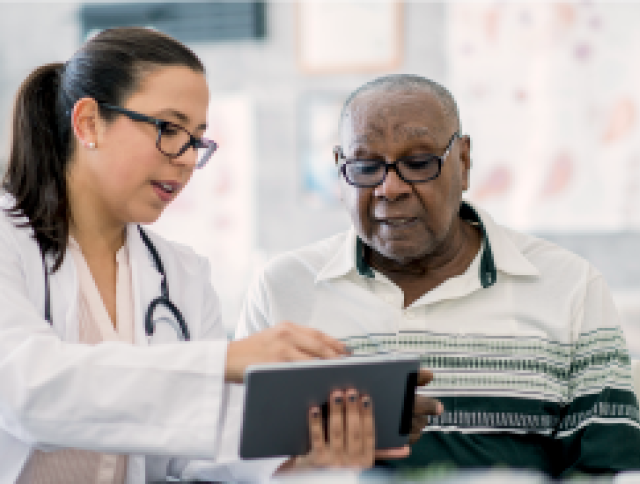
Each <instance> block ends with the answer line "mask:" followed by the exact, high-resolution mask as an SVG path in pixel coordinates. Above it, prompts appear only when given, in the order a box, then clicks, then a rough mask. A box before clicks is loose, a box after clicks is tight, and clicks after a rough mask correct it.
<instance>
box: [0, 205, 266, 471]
mask: <svg viewBox="0 0 640 484" xmlns="http://www.w3.org/2000/svg"><path fill="white" fill-rule="evenodd" d="M11 203H12V199H11V198H10V197H8V196H7V195H5V196H3V197H2V198H0V483H3V484H4V483H13V482H15V481H16V479H17V478H18V476H19V475H20V472H21V470H22V468H23V467H24V465H25V463H26V462H27V460H28V459H29V456H30V455H31V453H32V451H33V450H34V449H36V448H40V449H44V450H55V449H57V448H64V447H70V448H84V449H90V450H95V451H101V452H109V453H124V454H129V455H130V457H129V465H128V471H127V483H128V484H133V483H142V482H150V481H153V480H159V479H164V478H165V476H167V474H171V473H172V472H173V471H172V468H175V469H178V471H177V472H180V471H181V470H184V466H185V462H184V461H181V460H179V459H171V457H170V456H183V457H193V458H201V459H208V460H210V459H216V458H218V457H219V456H220V455H225V456H226V457H225V458H224V459H222V460H223V461H224V462H221V460H220V459H218V464H217V465H216V464H214V463H210V462H209V463H202V462H200V463H198V465H199V466H200V467H203V466H204V467H206V468H208V471H207V473H208V477H209V478H210V479H215V480H230V479H234V476H235V475H237V476H242V480H246V479H249V478H250V476H251V475H253V476H254V477H256V478H258V477H259V476H261V475H262V476H264V475H265V474H267V475H268V474H269V473H270V472H272V471H273V470H274V468H275V467H274V466H275V465H277V464H278V462H277V461H273V462H269V461H266V466H261V465H260V463H259V462H254V463H251V464H249V465H245V466H244V467H245V473H244V474H243V472H242V471H241V472H239V473H238V474H234V472H233V467H234V465H235V466H236V467H238V468H242V467H243V463H238V462H237V461H236V462H234V458H233V457H229V456H234V455H237V448H236V445H237V434H238V430H239V429H238V428H237V426H239V422H238V418H239V417H238V416H239V415H241V411H240V412H239V411H238V408H237V404H238V402H237V401H236V402H235V403H236V405H235V406H234V405H233V404H232V406H231V407H230V413H231V414H234V415H235V417H234V419H233V421H232V422H231V426H230V427H228V428H227V430H226V432H227V434H229V435H230V436H231V437H230V438H225V439H226V440H225V441H226V442H230V443H229V444H228V445H226V447H225V444H224V443H221V441H222V440H223V438H222V437H221V435H222V428H223V425H222V424H223V421H224V420H225V419H226V413H227V410H228V409H227V403H228V401H227V400H228V399H229V388H228V386H227V385H225V383H224V370H225V362H226V350H227V344H228V343H227V339H226V335H225V332H224V327H223V325H222V322H221V319H220V306H219V303H218V299H217V296H216V294H215V292H214V290H213V288H212V287H211V284H210V270H209V265H208V263H207V261H206V260H205V259H204V258H202V257H199V256H197V255H196V254H195V253H194V252H193V251H192V250H190V249H188V248H186V247H183V246H180V245H178V244H174V243H170V242H168V241H165V240H163V239H162V238H160V237H158V236H157V235H155V234H153V233H151V232H148V233H149V236H150V238H151V240H152V242H153V243H154V245H155V246H156V248H157V250H158V252H159V254H160V257H161V259H162V262H163V264H164V268H165V272H166V274H167V280H168V285H169V292H170V296H171V300H172V301H173V302H174V303H175V304H176V306H177V307H178V308H179V309H180V310H181V311H182V313H183V315H184V317H185V320H186V322H187V325H188V326H189V330H190V332H191V338H192V341H191V342H189V343H184V342H180V341H178V340H177V336H176V333H175V331H174V330H173V329H172V328H171V326H170V325H168V324H163V323H159V324H158V326H157V329H156V333H155V335H154V337H153V338H152V339H151V341H149V339H148V338H147V336H146V334H145V331H144V314H145V312H146V308H147V307H148V305H149V303H150V302H151V301H152V300H153V299H154V298H155V297H157V296H159V295H160V281H161V277H160V274H159V273H158V272H157V270H156V269H155V267H154V265H153V261H152V259H151V256H150V254H149V252H148V250H147V248H146V246H145V245H144V243H143V241H142V239H141V238H140V236H139V234H138V231H137V229H136V228H135V226H134V225H132V226H130V227H129V228H128V232H127V237H128V244H129V251H130V264H131V275H132V283H133V293H134V294H133V296H134V312H135V330H134V339H135V345H130V344H124V343H116V342H105V343H102V344H99V345H95V346H90V345H84V344H75V343H77V341H78V318H77V308H78V279H77V275H76V269H75V266H74V262H73V258H72V257H70V256H68V255H67V257H65V259H64V262H63V264H62V266H61V267H60V269H59V270H58V271H57V272H55V273H54V274H53V275H51V276H50V278H49V281H50V297H51V317H52V320H53V327H52V326H50V325H49V323H47V322H46V320H45V319H44V300H45V285H44V273H43V267H42V259H41V256H40V251H39V248H38V245H37V244H36V242H35V240H34V239H32V238H31V233H32V232H31V229H29V228H17V227H16V220H15V219H11V218H10V217H8V216H7V214H6V212H5V211H4V208H5V207H8V206H10V205H11ZM161 317H162V311H157V317H154V319H156V320H158V319H160V318H161ZM234 398H235V397H234ZM234 401H235V400H234ZM239 404H240V405H242V403H241V402H240V403H239ZM229 446H231V447H233V448H229ZM145 455H147V457H145ZM149 456H155V457H149ZM246 471H248V472H249V476H248V475H247V474H246ZM238 479H240V477H238ZM234 480H235V479H234Z"/></svg>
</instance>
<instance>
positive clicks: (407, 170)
mask: <svg viewBox="0 0 640 484" xmlns="http://www.w3.org/2000/svg"><path fill="white" fill-rule="evenodd" d="M459 137H460V134H459V133H458V132H457V131H456V132H455V133H453V136H451V139H450V140H449V143H447V148H446V149H445V152H444V154H443V155H442V156H438V155H433V154H428V153H425V154H419V155H415V156H405V157H402V158H398V159H397V160H396V161H395V162H394V163H386V162H385V161H383V160H365V159H358V158H346V157H345V156H344V153H343V152H342V148H340V147H339V146H336V147H335V148H334V153H335V155H336V156H337V157H338V159H343V160H345V161H344V163H343V164H342V165H341V166H340V172H341V173H342V175H343V176H344V178H345V180H347V183H349V184H350V185H353V186H356V187H359V188H371V187H376V186H378V185H381V184H382V183H383V182H384V180H385V178H386V177H387V173H388V172H389V169H394V170H395V171H396V173H397V174H398V176H399V177H400V178H401V179H402V180H403V181H405V182H406V183H420V182H427V181H429V180H433V179H435V178H438V176H439V175H440V171H442V164H443V163H444V160H445V158H446V157H447V155H448V154H449V151H450V150H451V147H452V146H453V142H454V140H455V139H456V138H459Z"/></svg>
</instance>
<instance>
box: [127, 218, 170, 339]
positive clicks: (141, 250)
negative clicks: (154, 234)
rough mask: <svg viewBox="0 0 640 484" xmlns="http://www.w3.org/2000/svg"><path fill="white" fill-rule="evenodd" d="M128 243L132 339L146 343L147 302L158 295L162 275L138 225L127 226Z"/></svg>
mask: <svg viewBox="0 0 640 484" xmlns="http://www.w3.org/2000/svg"><path fill="white" fill-rule="evenodd" d="M127 244H129V264H130V265H131V285H132V287H133V310H134V328H135V329H134V336H133V337H134V341H135V344H137V345H148V344H149V339H148V338H147V334H146V332H145V329H144V318H145V315H146V312H147V308H148V307H149V303H150V302H151V301H152V300H153V299H154V298H156V297H158V296H160V284H161V283H162V275H161V274H160V272H158V270H157V269H156V267H155V266H154V264H153V259H152V257H151V254H150V253H149V250H148V249H147V246H146V245H145V244H144V242H143V240H142V237H140V233H139V232H138V226H137V225H136V224H129V225H128V226H127ZM161 257H162V255H161Z"/></svg>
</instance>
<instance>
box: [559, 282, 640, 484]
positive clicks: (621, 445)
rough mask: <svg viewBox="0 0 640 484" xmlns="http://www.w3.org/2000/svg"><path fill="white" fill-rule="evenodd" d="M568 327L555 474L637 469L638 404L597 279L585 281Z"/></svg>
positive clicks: (608, 300)
mask: <svg viewBox="0 0 640 484" xmlns="http://www.w3.org/2000/svg"><path fill="white" fill-rule="evenodd" d="M573 324H574V327H573V328H572V332H573V334H572V340H573V344H572V359H571V365H570V368H569V370H568V376H567V380H568V385H569V389H570V399H569V402H568V403H567V405H566V406H565V408H564V409H563V411H562V418H561V419H560V422H559V424H558V426H557V428H556V431H555V438H556V439H557V443H558V444H559V449H560V452H559V453H558V458H559V460H558V463H557V466H558V472H556V474H557V475H559V476H561V477H564V476H568V475H571V474H573V473H587V474H602V473H615V472H618V471H623V470H629V469H640V451H639V449H640V425H639V420H638V416H639V415H638V402H637V399H636V395H635V392H634V388H633V382H632V377H631V362H630V358H629V352H628V350H627V345H626V341H625V338H624V334H623V332H622V329H621V327H620V324H619V318H618V314H617V310H616V308H615V305H614V302H613V299H612V297H611V294H610V292H609V289H608V288H607V286H606V283H605V282H604V280H603V278H602V276H601V275H599V274H595V275H592V277H591V278H590V280H589V283H588V284H587V287H586V289H585V291H584V295H583V298H582V302H581V303H580V304H579V305H578V306H577V307H576V309H575V312H574V318H573Z"/></svg>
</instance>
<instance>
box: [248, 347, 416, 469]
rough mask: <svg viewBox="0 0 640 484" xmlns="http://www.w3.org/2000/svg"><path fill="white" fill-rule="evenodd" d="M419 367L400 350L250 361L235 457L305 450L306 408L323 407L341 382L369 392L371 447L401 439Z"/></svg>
mask: <svg viewBox="0 0 640 484" xmlns="http://www.w3.org/2000/svg"><path fill="white" fill-rule="evenodd" d="M419 368H420V358H419V356H418V355H415V354H402V353H393V354H383V355H375V356H351V357H346V358H339V359H332V360H309V361H301V362H292V363H273V364H265V365H255V366H250V367H248V368H247V370H246V372H245V386H246V392H245V407H244V417H243V424H242V433H241V437H240V457H242V458H244V459H253V458H265V457H275V456H282V455H302V454H305V453H307V452H308V450H309V436H308V433H309V431H308V423H307V418H308V417H307V416H308V408H309V407H310V406H311V405H313V404H316V405H320V406H321V408H322V409H323V411H324V413H326V409H327V399H328V396H329V394H330V392H331V391H332V389H335V388H343V389H344V388H346V387H347V386H352V387H353V388H356V389H359V390H361V391H365V392H366V393H368V394H369V395H370V396H371V399H372V402H373V410H374V418H375V426H376V447H377V448H389V447H401V446H403V445H406V443H407V441H408V437H409V433H410V431H411V418H412V414H413V403H414V395H415V388H416V384H417V374H418V371H419ZM389 415H393V417H389Z"/></svg>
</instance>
